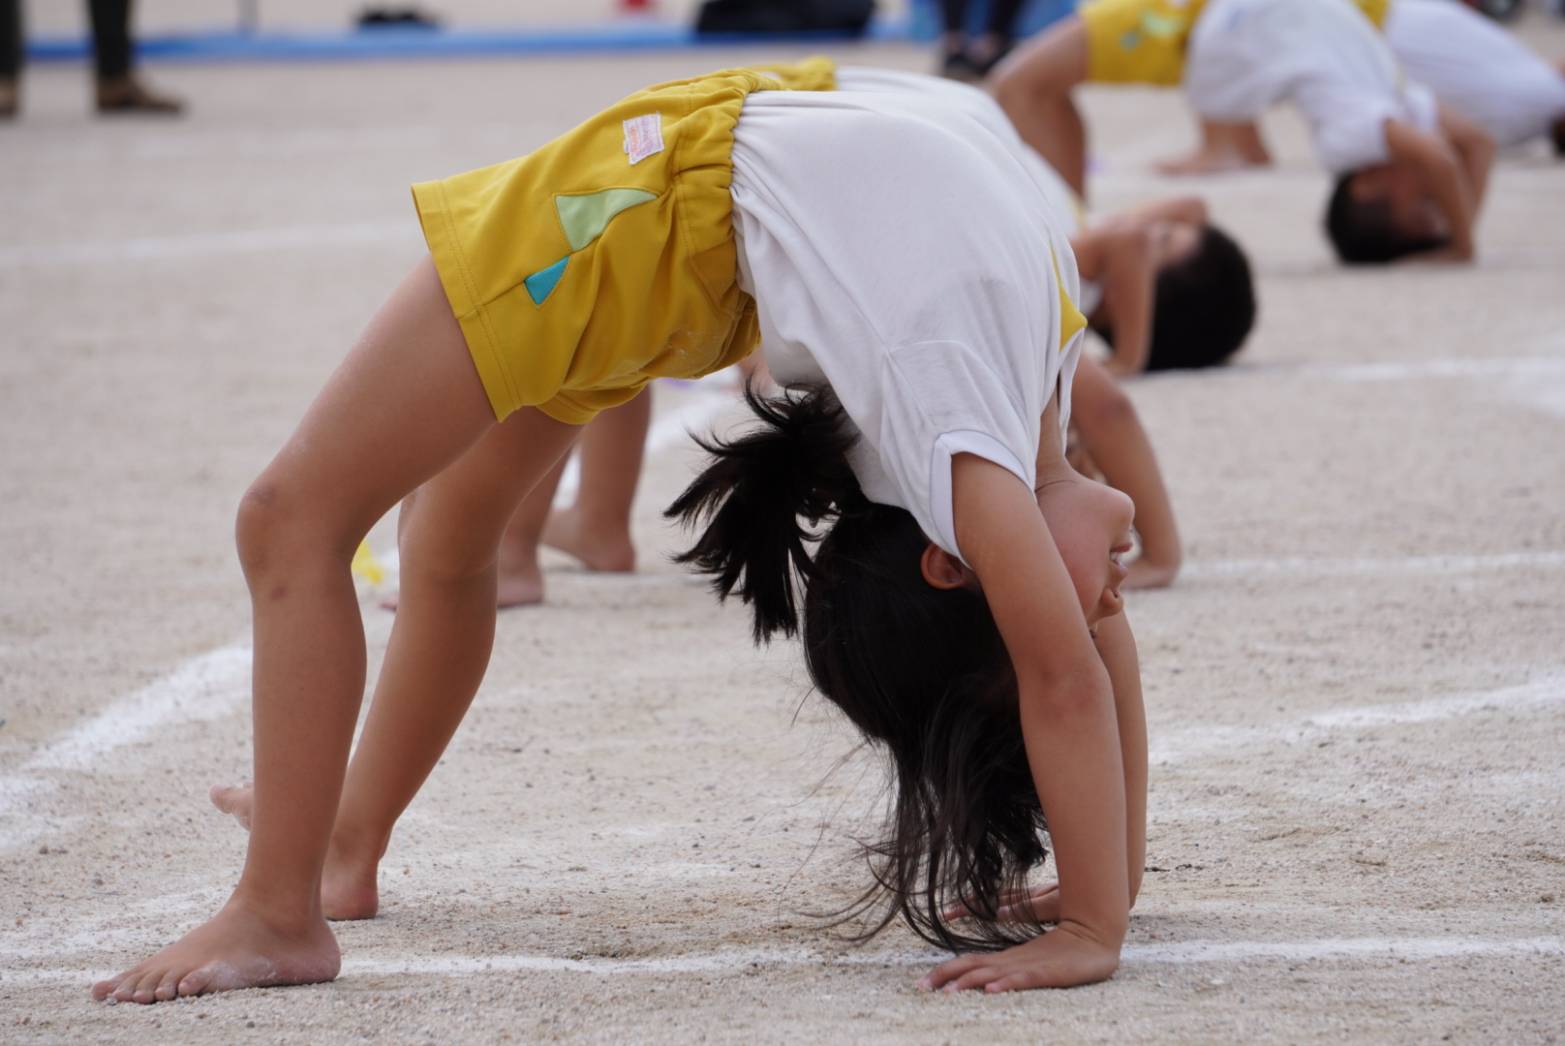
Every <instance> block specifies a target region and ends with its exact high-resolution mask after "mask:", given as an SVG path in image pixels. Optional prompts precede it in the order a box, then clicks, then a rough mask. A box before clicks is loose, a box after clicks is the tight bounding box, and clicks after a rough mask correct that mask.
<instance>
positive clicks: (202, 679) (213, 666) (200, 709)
mask: <svg viewBox="0 0 1565 1046" xmlns="http://www.w3.org/2000/svg"><path fill="white" fill-rule="evenodd" d="M249 696H250V644H249V643H233V644H231V645H229V646H224V647H218V648H217V649H216V650H213V651H210V652H209V653H205V654H202V655H200V656H199V657H193V658H191V659H190V660H189V661H186V662H185V663H184V664H182V665H180V666H179V667H178V668H176V669H175V670H174V671H173V672H170V673H169V674H168V675H166V676H164V677H162V678H161V679H158V680H157V681H155V682H153V683H149V684H148V685H147V686H144V687H142V688H141V689H140V690H136V691H134V692H132V693H130V694H127V695H125V696H124V697H122V698H120V699H118V700H117V701H114V702H113V703H112V704H110V705H109V707H107V708H105V709H104V710H103V711H101V712H99V713H98V714H97V715H95V716H93V717H92V718H91V719H89V720H87V721H86V722H85V723H82V724H81V725H79V726H77V727H74V728H73V729H71V730H69V731H67V732H66V733H65V734H64V735H63V736H62V737H60V738H59V739H58V740H56V741H54V742H52V743H50V744H48V745H46V746H44V748H43V749H42V750H40V751H39V752H38V753H37V754H36V755H34V756H33V757H32V758H31V759H29V760H28V761H27V762H26V763H25V764H24V765H23V767H22V769H24V770H87V769H90V768H92V767H93V766H94V765H96V764H97V762H98V760H99V759H101V758H102V757H103V756H104V755H106V754H108V753H109V752H112V751H114V749H116V748H123V747H125V746H126V745H130V744H135V743H136V742H138V741H141V740H143V739H145V738H147V737H150V736H152V735H153V734H155V733H157V732H158V731H159V730H160V729H162V727H163V725H164V724H165V723H167V722H168V721H169V720H172V719H179V720H181V721H183V722H192V721H197V720H202V721H205V720H212V719H219V718H221V717H223V716H225V715H227V714H228V713H229V711H230V710H231V709H232V708H233V706H234V704H235V703H236V702H238V701H240V700H243V699H244V698H247V697H249Z"/></svg>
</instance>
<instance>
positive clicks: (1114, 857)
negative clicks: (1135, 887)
mask: <svg viewBox="0 0 1565 1046" xmlns="http://www.w3.org/2000/svg"><path fill="white" fill-rule="evenodd" d="M1094 660H1096V659H1094ZM1095 668H1096V671H1090V670H1088V671H1083V672H1082V673H1081V674H1079V675H1071V676H1059V677H1055V678H1053V679H1049V680H1041V679H1040V680H1035V681H1030V682H1029V681H1024V682H1023V683H1022V686H1021V692H1020V701H1021V720H1022V734H1023V737H1024V738H1025V740H1026V743H1027V759H1028V762H1029V763H1030V764H1031V766H1032V768H1033V782H1034V785H1035V786H1036V787H1037V789H1038V799H1039V802H1040V803H1041V804H1042V806H1043V810H1044V816H1045V818H1046V819H1047V820H1048V825H1049V838H1050V840H1051V841H1052V843H1053V846H1054V862H1055V871H1056V873H1057V875H1058V877H1059V884H1060V885H1059V889H1060V894H1059V896H1060V923H1061V924H1067V923H1069V924H1074V925H1075V926H1077V927H1079V928H1080V929H1082V930H1084V931H1085V932H1086V933H1087V934H1088V935H1089V936H1090V937H1091V938H1092V939H1093V940H1096V941H1098V942H1099V943H1100V944H1103V945H1105V946H1108V947H1114V948H1117V947H1118V946H1119V945H1120V943H1121V942H1122V941H1123V940H1124V936H1125V931H1126V928H1127V926H1128V924H1129V919H1130V895H1131V889H1130V881H1129V858H1128V856H1127V853H1126V851H1127V839H1128V831H1127V827H1126V822H1127V818H1126V802H1125V776H1124V769H1123V760H1122V756H1121V753H1120V742H1119V737H1118V726H1117V719H1116V713H1115V707H1114V696H1113V689H1112V686H1111V684H1110V682H1109V678H1108V673H1107V671H1106V670H1105V668H1104V666H1103V663H1102V662H1101V661H1098V663H1097V664H1096V666H1095Z"/></svg>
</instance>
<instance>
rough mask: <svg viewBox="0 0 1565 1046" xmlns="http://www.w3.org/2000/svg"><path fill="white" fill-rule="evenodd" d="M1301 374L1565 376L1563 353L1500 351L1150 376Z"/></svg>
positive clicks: (1344, 379) (1353, 381)
mask: <svg viewBox="0 0 1565 1046" xmlns="http://www.w3.org/2000/svg"><path fill="white" fill-rule="evenodd" d="M1274 377H1286V378H1305V379H1317V380H1320V381H1332V382H1339V383H1341V384H1346V385H1359V384H1372V383H1377V382H1402V381H1413V380H1419V381H1442V380H1453V379H1465V380H1472V379H1476V378H1532V379H1537V378H1565V358H1561V357H1558V356H1502V357H1496V358H1493V359H1472V358H1459V359H1440V360H1409V361H1406V362H1386V363H1342V364H1336V363H1333V364H1324V363H1301V364H1284V363H1279V364H1260V363H1258V364H1254V365H1245V364H1242V363H1241V364H1238V365H1236V366H1232V367H1215V368H1212V369H1209V370H1194V371H1163V372H1159V373H1157V374H1154V375H1151V376H1150V380H1152V381H1155V382H1165V381H1201V382H1205V381H1211V380H1214V379H1231V380H1238V379H1248V378H1274Z"/></svg>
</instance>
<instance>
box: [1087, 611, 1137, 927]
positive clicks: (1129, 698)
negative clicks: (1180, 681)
mask: <svg viewBox="0 0 1565 1046" xmlns="http://www.w3.org/2000/svg"><path fill="white" fill-rule="evenodd" d="M1097 641H1098V653H1099V654H1100V655H1102V657H1103V665H1104V667H1105V668H1107V669H1108V673H1109V682H1110V683H1111V684H1112V685H1113V687H1114V713H1115V716H1116V717H1117V719H1118V722H1119V750H1120V756H1121V758H1122V759H1123V760H1124V763H1125V829H1126V843H1125V857H1126V860H1127V861H1128V862H1129V863H1128V866H1127V870H1128V872H1129V874H1130V906H1131V907H1132V908H1134V907H1135V906H1136V897H1137V895H1139V894H1140V892H1141V876H1142V873H1143V870H1144V869H1145V867H1146V862H1147V710H1146V705H1145V703H1144V702H1143V701H1142V698H1141V662H1140V659H1139V658H1138V657H1137V656H1136V638H1135V636H1134V635H1133V634H1132V633H1131V630H1130V622H1129V621H1128V620H1127V619H1126V618H1125V615H1124V614H1119V615H1116V616H1115V617H1111V618H1107V619H1105V620H1103V621H1101V622H1099V623H1098V640H1097Z"/></svg>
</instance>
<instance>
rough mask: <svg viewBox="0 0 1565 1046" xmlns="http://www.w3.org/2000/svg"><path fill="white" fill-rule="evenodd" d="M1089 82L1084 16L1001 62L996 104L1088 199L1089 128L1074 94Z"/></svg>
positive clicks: (1060, 25) (996, 79)
mask: <svg viewBox="0 0 1565 1046" xmlns="http://www.w3.org/2000/svg"><path fill="white" fill-rule="evenodd" d="M1086 79H1087V30H1086V28H1085V27H1084V26H1083V25H1082V21H1081V19H1080V18H1079V17H1076V16H1072V17H1069V18H1066V19H1064V20H1062V21H1060V22H1056V23H1055V24H1054V25H1053V26H1052V27H1051V28H1049V29H1048V30H1047V31H1046V32H1044V33H1043V34H1042V35H1040V36H1039V37H1038V39H1037V40H1035V41H1033V42H1032V43H1030V44H1028V45H1027V46H1026V47H1023V48H1021V49H1019V50H1018V51H1017V52H1016V53H1015V54H1012V55H1011V56H1010V57H1009V58H1007V59H1006V60H1005V61H1003V62H1001V63H1000V66H999V68H998V69H997V70H996V72H995V77H994V95H995V99H996V101H998V102H999V103H1000V106H1001V107H1002V108H1003V109H1004V110H1005V112H1006V115H1007V116H1009V117H1010V118H1011V123H1013V124H1015V125H1016V130H1017V133H1018V134H1020V135H1021V136H1022V140H1023V141H1025V142H1026V143H1027V144H1028V145H1030V146H1032V147H1033V149H1035V150H1037V152H1038V154H1039V155H1041V156H1042V157H1043V158H1044V159H1045V160H1047V161H1048V162H1049V166H1051V167H1053V168H1054V169H1055V170H1056V171H1058V172H1059V174H1060V177H1062V178H1064V179H1065V181H1066V183H1067V184H1068V185H1070V187H1071V188H1072V189H1074V190H1076V193H1077V195H1079V196H1081V197H1082V198H1083V199H1085V198H1086V194H1087V129H1086V127H1085V125H1084V124H1083V123H1082V119H1081V113H1080V112H1079V111H1078V110H1077V108H1076V102H1075V100H1074V99H1073V98H1072V97H1071V92H1072V91H1073V90H1075V88H1076V86H1077V85H1078V84H1080V83H1082V82H1083V81H1085V80H1086Z"/></svg>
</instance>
